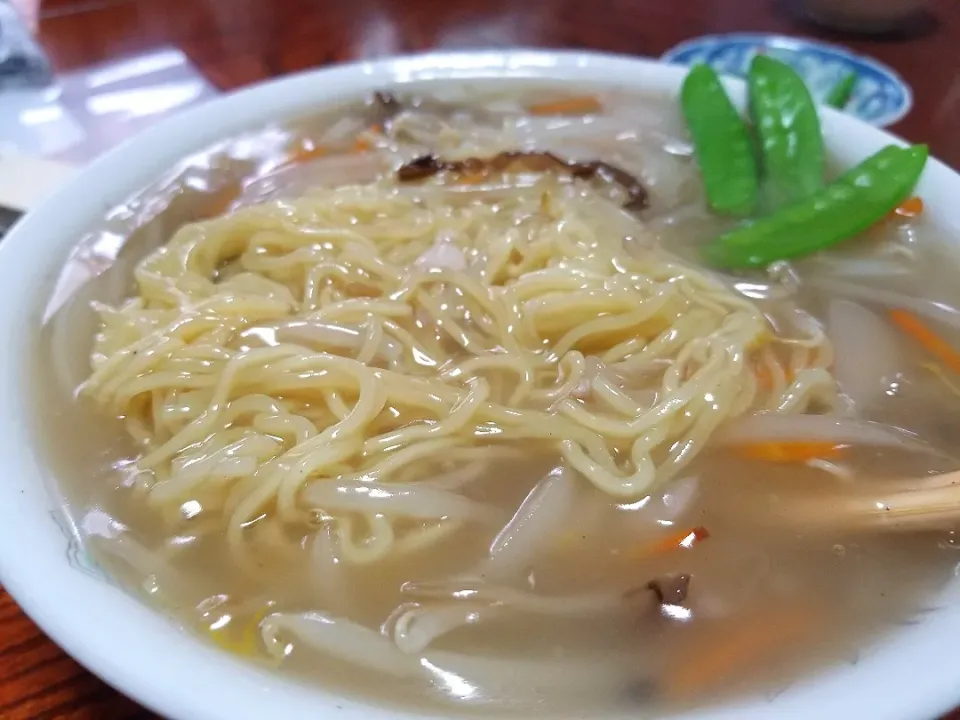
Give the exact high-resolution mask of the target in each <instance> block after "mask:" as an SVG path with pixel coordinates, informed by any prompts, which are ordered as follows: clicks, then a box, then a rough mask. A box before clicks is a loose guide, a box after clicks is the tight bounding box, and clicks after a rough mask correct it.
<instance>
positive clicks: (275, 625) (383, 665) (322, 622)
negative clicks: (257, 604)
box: [260, 612, 421, 677]
mask: <svg viewBox="0 0 960 720" xmlns="http://www.w3.org/2000/svg"><path fill="white" fill-rule="evenodd" d="M260 635H261V637H262V638H263V642H264V645H265V646H266V648H267V652H268V653H270V655H271V656H272V657H273V658H274V659H276V660H283V659H284V658H285V657H286V656H287V655H289V654H290V653H291V652H292V651H293V650H294V649H295V648H296V641H298V640H299V641H300V642H302V643H304V644H305V645H307V646H308V647H310V648H311V649H313V650H316V651H319V652H322V653H324V654H326V655H330V656H332V657H335V658H337V659H338V660H343V661H344V662H348V663H352V664H354V665H360V666H362V667H365V668H369V669H371V670H376V671H378V672H382V673H386V674H387V675H393V676H396V677H409V676H413V675H418V674H420V672H421V669H420V664H419V662H418V661H417V659H416V658H414V657H411V656H409V655H405V654H404V653H402V652H400V650H399V649H398V648H397V646H396V645H394V644H393V643H392V642H390V641H389V640H388V639H387V638H385V637H383V636H382V635H381V634H380V633H378V632H376V631H374V630H371V629H370V628H366V627H363V626H362V625H358V624H357V623H355V622H352V621H350V620H344V619H343V618H338V617H334V616H332V615H325V614H322V613H318V612H306V613H274V614H272V615H268V616H267V617H266V618H264V620H263V622H262V623H260ZM284 636H292V637H287V638H286V639H285V638H284ZM291 640H293V641H294V642H293V643H291V642H290V641H291Z"/></svg>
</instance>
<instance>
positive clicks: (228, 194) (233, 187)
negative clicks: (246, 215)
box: [202, 181, 243, 218]
mask: <svg viewBox="0 0 960 720" xmlns="http://www.w3.org/2000/svg"><path fill="white" fill-rule="evenodd" d="M241 192H243V188H242V187H241V185H240V183H239V182H238V181H230V182H228V183H227V184H226V185H224V186H223V187H222V188H219V189H218V190H217V191H215V192H214V193H213V194H212V195H211V196H210V197H209V198H207V201H206V205H205V206H204V208H203V213H202V217H203V218H214V217H219V216H220V215H223V214H224V213H225V212H227V210H229V209H230V206H231V205H233V201H234V200H236V199H237V197H238V196H239V195H240V193H241Z"/></svg>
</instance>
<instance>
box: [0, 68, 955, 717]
mask: <svg viewBox="0 0 960 720" xmlns="http://www.w3.org/2000/svg"><path fill="white" fill-rule="evenodd" d="M958 195H960V178H958V177H957V175H955V174H954V173H953V172H952V171H951V170H949V169H948V168H947V167H946V166H944V165H942V164H941V163H939V162H938V161H936V160H934V159H932V158H928V157H927V150H926V148H925V147H924V146H920V145H916V146H911V145H907V144H905V143H903V142H902V141H900V140H898V139H896V138H894V137H892V136H890V135H888V134H886V133H884V132H883V131H880V130H877V129H875V128H872V127H869V126H867V125H865V124H863V123H862V122H860V121H858V120H856V119H854V118H851V117H848V116H844V115H842V114H840V113H837V112H834V111H829V110H822V109H820V108H818V107H816V106H815V105H814V104H813V102H812V101H811V100H810V96H809V92H808V91H807V90H806V87H805V86H804V84H803V82H802V80H800V78H799V77H797V75H796V74H795V73H794V72H793V71H792V70H791V69H790V68H789V67H788V66H786V65H784V64H782V63H779V62H778V61H777V60H775V59H773V58H764V57H760V58H758V59H757V60H756V61H755V62H754V65H753V66H752V67H751V70H750V73H749V75H748V78H747V83H745V84H743V83H738V82H735V81H730V82H725V81H722V80H720V79H719V78H717V76H716V75H715V74H714V73H713V71H712V70H710V69H709V68H707V67H706V66H698V67H695V68H693V69H689V70H688V69H687V68H682V67H677V66H669V65H664V64H660V63H656V62H651V61H644V60H635V59H629V58H623V57H614V56H606V55H598V54H587V53H561V52H528V51H512V52H491V53H466V54H448V55H447V54H445V55H427V56H417V57H408V58H399V59H389V60H383V61H377V62H372V63H364V64H358V65H352V66H344V67H338V68H333V69H326V70H322V71H317V72H312V73H307V74H304V75H300V76H295V77H291V78H287V79H284V80H280V81H277V82H272V83H267V84H264V85H260V86H257V87H254V88H251V89H249V90H245V91H243V92H240V93H237V94H234V95H231V96H228V97H225V98H222V99H218V100H215V101H213V102H211V103H209V104H207V105H204V106H202V107H199V108H196V109H193V110H190V111H189V112H185V113H184V114H182V115H180V116H177V117H175V118H172V119H170V120H168V121H166V122H164V123H161V124H159V125H157V126H156V127H154V128H152V129H150V130H149V131H147V132H145V133H144V134H143V135H141V136H140V137H138V138H135V139H133V140H132V141H131V142H129V143H128V144H126V145H124V146H122V147H120V148H118V149H117V150H116V151H114V152H112V153H110V154H108V155H107V156H105V157H104V158H102V159H100V160H98V161H97V162H95V163H94V164H93V165H91V166H90V167H89V168H88V169H87V170H85V171H83V172H82V173H80V174H79V176H78V177H77V178H76V179H75V180H72V181H71V182H70V183H68V184H67V185H66V186H64V187H63V188H62V189H61V190H59V191H58V192H57V193H56V194H55V195H53V196H52V197H51V198H50V199H49V200H47V201H46V202H45V203H44V204H43V205H41V206H40V207H38V208H37V209H36V210H35V211H33V212H32V213H31V214H30V215H29V216H28V217H27V218H26V219H25V220H24V221H23V222H22V223H21V224H20V225H19V226H18V227H16V228H15V229H14V230H13V231H12V233H11V234H10V235H9V236H8V238H7V239H6V240H5V241H4V243H3V244H2V246H0V285H2V286H3V287H4V288H5V291H6V293H7V300H6V302H5V303H4V304H3V306H2V307H0V333H2V337H3V340H4V341H5V342H4V344H5V346H6V347H7V348H8V351H7V352H6V353H4V354H3V356H2V357H0V387H2V392H0V394H2V396H3V398H4V399H5V402H4V404H3V407H2V410H0V413H2V415H3V418H4V420H5V427H6V428H7V430H6V431H5V432H4V434H3V436H2V440H0V447H2V451H3V457H4V461H5V466H6V473H5V475H4V479H3V482H2V483H0V578H2V582H3V584H4V586H5V587H6V588H7V589H8V590H9V591H10V592H11V593H12V594H13V595H14V596H15V597H16V598H17V600H18V601H19V602H20V603H21V604H22V605H23V607H24V609H25V610H26V611H27V612H28V613H29V614H30V616H31V617H32V618H33V619H34V620H36V621H37V623H39V625H40V626H41V627H42V628H43V629H44V630H45V631H46V632H47V633H49V634H50V636H51V637H52V638H53V639H54V640H56V641H57V642H58V643H59V644H60V645H62V646H63V647H64V648H65V649H66V650H67V651H68V652H69V653H71V654H72V655H73V656H74V657H76V658H77V659H78V660H80V661H81V662H82V663H84V664H85V665H86V666H87V667H88V668H90V669H91V670H92V671H94V672H95V673H97V674H98V675H100V676H101V677H102V678H104V679H105V680H106V681H108V682H110V683H111V684H113V685H114V686H116V687H118V688H119V689H121V690H123V691H124V692H126V693H128V694H130V695H132V696H133V697H134V698H136V699H137V700H139V701H141V702H142V703H144V704H146V705H147V706H149V707H151V708H153V709H155V710H156V711H158V712H160V713H162V714H163V715H165V716H167V717H171V718H203V719H209V720H219V719H225V718H230V719H231V720H233V719H237V718H261V717H283V718H290V719H295V718H308V717H316V716H317V715H318V714H319V715H323V716H328V715H329V716H330V717H338V718H364V719H371V718H375V719H377V720H399V719H401V718H414V717H423V716H435V717H451V718H455V717H467V716H475V715H478V714H481V715H485V716H489V717H530V716H531V715H534V714H536V716H537V717H546V718H569V717H591V718H621V717H622V718H627V717H630V718H635V717H648V716H662V715H663V714H664V713H668V714H679V715H682V716H684V717H691V718H706V717H710V718H725V717H729V718H738V719H741V720H742V719H745V718H767V717H771V716H776V717H778V718H807V717H819V718H846V717H871V718H891V719H893V718H901V719H905V718H916V717H934V716H935V715H936V714H938V713H940V712H943V711H945V710H946V709H948V708H949V707H950V706H951V705H953V704H955V702H956V701H957V699H958V695H960V694H958V692H957V690H956V688H957V687H958V682H960V673H958V672H957V671H956V670H955V664H954V663H953V662H951V661H952V657H951V656H950V653H951V652H952V650H951V648H950V647H949V645H948V644H947V643H945V642H944V641H943V638H946V637H952V636H955V635H956V634H957V633H958V632H960V604H958V597H957V595H958V589H957V585H956V583H955V582H954V569H955V566H956V565H957V560H958V554H957V551H958V549H960V544H958V542H957V540H956V537H955V535H954V529H955V527H956V524H957V520H958V518H960V486H958V485H957V476H956V475H954V474H952V471H954V470H956V469H957V468H958V467H960V459H958V457H960V456H958V452H957V450H956V443H955V438H956V437H957V431H958V420H957V418H958V417H960V415H958V412H957V410H958V409H960V377H958V374H960V332H958V331H960V313H958V311H957V309H956V308H957V307H958V303H960V298H958V297H956V290H955V289H954V287H955V285H954V284H953V278H954V276H955V274H956V267H957V266H956V263H957V258H956V253H957V243H958V241H960V210H958V209H957V204H956V197H957V196H958ZM879 687H883V688H884V691H883V692H878V691H877V688H879Z"/></svg>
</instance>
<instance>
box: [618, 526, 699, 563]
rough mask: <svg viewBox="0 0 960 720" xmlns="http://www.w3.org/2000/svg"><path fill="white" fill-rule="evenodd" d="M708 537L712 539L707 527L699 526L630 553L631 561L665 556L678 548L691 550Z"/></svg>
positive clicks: (673, 534)
mask: <svg viewBox="0 0 960 720" xmlns="http://www.w3.org/2000/svg"><path fill="white" fill-rule="evenodd" d="M708 537H710V533H709V532H708V531H707V529H706V528H705V527H702V526H697V527H695V528H687V529H685V530H681V531H680V532H677V533H672V534H670V535H668V536H667V537H665V538H661V539H660V540H657V541H656V542H655V543H653V544H652V545H645V546H643V547H639V548H637V549H635V550H633V551H632V552H631V553H629V557H630V559H631V560H641V559H643V558H649V557H656V556H658V555H664V554H666V553H668V552H670V551H672V550H676V549H677V548H687V549H690V548H692V547H693V546H694V545H696V544H697V543H699V542H702V541H704V540H706V539H707V538H708Z"/></svg>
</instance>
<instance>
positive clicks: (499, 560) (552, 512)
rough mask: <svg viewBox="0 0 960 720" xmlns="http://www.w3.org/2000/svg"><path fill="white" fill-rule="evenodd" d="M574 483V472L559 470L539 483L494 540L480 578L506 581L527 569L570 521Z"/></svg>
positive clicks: (555, 470)
mask: <svg viewBox="0 0 960 720" xmlns="http://www.w3.org/2000/svg"><path fill="white" fill-rule="evenodd" d="M574 481H575V477H574V473H573V471H572V470H569V469H567V468H566V467H564V466H560V467H557V468H554V469H553V470H551V471H550V472H549V473H548V474H547V476H546V477H544V478H543V479H542V480H541V481H540V482H539V483H537V485H536V487H534V488H533V490H531V491H530V493H529V494H528V495H527V497H526V499H525V500H524V501H523V503H522V504H521V505H520V507H519V509H518V510H517V512H516V514H514V516H513V517H512V518H511V519H510V522H508V523H507V524H506V525H505V526H504V527H503V529H502V530H501V531H500V532H499V533H497V536H496V537H495V538H494V539H493V543H492V544H491V545H490V554H489V556H488V557H487V559H486V561H485V562H484V563H483V564H482V566H481V569H480V574H481V575H483V576H484V577H493V578H497V579H505V578H510V577H515V576H516V575H517V574H518V573H520V572H522V571H523V570H525V569H527V568H528V567H529V566H530V564H531V563H532V561H533V559H534V558H535V557H536V556H537V555H539V554H540V553H541V552H542V551H543V550H544V549H545V548H546V547H547V546H548V545H549V544H550V543H551V542H552V541H553V540H554V539H556V537H557V536H558V535H559V532H560V530H561V528H563V527H565V526H566V525H567V523H568V522H569V521H570V516H571V514H572V513H573V509H574V498H575V495H576V484H575V482H574Z"/></svg>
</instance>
